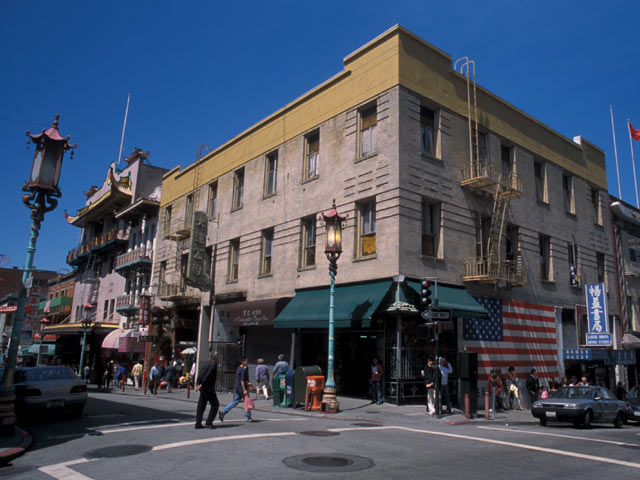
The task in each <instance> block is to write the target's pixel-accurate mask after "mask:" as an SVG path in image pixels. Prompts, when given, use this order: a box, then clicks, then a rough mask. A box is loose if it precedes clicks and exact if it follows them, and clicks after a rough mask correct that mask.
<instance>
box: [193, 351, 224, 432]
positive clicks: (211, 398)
mask: <svg viewBox="0 0 640 480" xmlns="http://www.w3.org/2000/svg"><path fill="white" fill-rule="evenodd" d="M217 375H218V352H214V353H212V354H211V359H210V360H207V361H206V362H204V363H203V364H202V365H200V370H199V372H198V381H197V382H196V388H195V390H196V392H200V398H198V409H197V410H196V427H195V428H204V427H207V428H213V420H214V419H215V418H216V414H217V413H218V409H219V408H220V402H219V401H218V396H217V395H216V376H217ZM207 403H209V404H210V405H211V407H210V409H209V415H207V420H206V421H205V424H204V426H203V425H202V417H203V416H204V411H205V410H206V408H207Z"/></svg>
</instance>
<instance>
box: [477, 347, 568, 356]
mask: <svg viewBox="0 0 640 480" xmlns="http://www.w3.org/2000/svg"><path fill="white" fill-rule="evenodd" d="M466 351H467V352H473V353H480V354H485V355H491V354H492V353H497V354H499V355H526V354H529V355H557V354H558V352H557V351H556V350H549V349H544V348H540V349H537V348H482V347H467V350H466Z"/></svg>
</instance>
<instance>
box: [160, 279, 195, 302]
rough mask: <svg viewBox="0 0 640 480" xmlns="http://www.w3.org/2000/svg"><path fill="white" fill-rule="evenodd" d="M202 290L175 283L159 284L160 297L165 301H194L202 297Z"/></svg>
mask: <svg viewBox="0 0 640 480" xmlns="http://www.w3.org/2000/svg"><path fill="white" fill-rule="evenodd" d="M201 296H202V293H201V292H200V290H198V289H195V288H192V287H187V286H185V285H180V284H175V283H162V284H160V285H158V298H159V299H160V300H164V301H180V300H184V301H194V300H197V299H200V297H201Z"/></svg>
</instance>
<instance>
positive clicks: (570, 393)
mask: <svg viewBox="0 0 640 480" xmlns="http://www.w3.org/2000/svg"><path fill="white" fill-rule="evenodd" d="M551 397H553V398H582V399H589V400H590V399H592V398H593V389H591V388H589V387H564V388H560V389H558V391H557V392H552V394H551Z"/></svg>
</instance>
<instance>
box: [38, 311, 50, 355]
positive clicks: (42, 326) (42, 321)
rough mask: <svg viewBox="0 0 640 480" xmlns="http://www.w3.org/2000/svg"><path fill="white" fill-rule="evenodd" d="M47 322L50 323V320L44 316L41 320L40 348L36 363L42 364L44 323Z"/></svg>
mask: <svg viewBox="0 0 640 480" xmlns="http://www.w3.org/2000/svg"><path fill="white" fill-rule="evenodd" d="M45 323H49V320H47V318H46V317H43V318H42V319H41V320H40V348H39V349H38V358H37V359H36V365H38V366H39V365H40V355H42V342H43V340H44V338H43V337H44V335H43V334H44V325H45Z"/></svg>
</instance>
